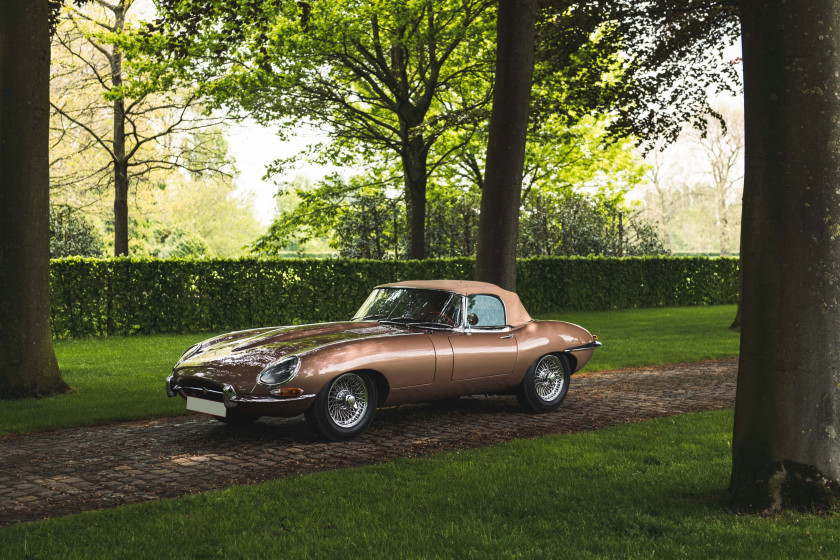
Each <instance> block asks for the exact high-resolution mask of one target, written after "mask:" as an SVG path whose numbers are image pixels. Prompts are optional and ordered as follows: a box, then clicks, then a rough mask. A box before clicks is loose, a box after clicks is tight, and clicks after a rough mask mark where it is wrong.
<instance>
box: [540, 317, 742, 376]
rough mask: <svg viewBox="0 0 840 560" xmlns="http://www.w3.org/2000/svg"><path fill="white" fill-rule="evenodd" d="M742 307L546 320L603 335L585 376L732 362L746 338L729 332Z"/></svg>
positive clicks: (600, 336)
mask: <svg viewBox="0 0 840 560" xmlns="http://www.w3.org/2000/svg"><path fill="white" fill-rule="evenodd" d="M735 310H736V306H734V305H713V306H707V307H663V308H655V309H623V310H618V311H591V312H578V311H570V312H566V313H549V314H546V315H541V316H540V317H539V318H540V319H553V320H557V321H569V322H571V323H577V324H578V325H582V326H584V327H586V328H587V329H588V330H589V331H590V332H592V333H594V334H597V335H598V338H599V339H600V340H601V342H603V343H604V345H603V346H602V347H601V348H599V349H598V350H597V351H596V352H595V356H594V357H593V358H592V360H591V361H590V362H589V364H588V365H587V366H586V368H585V369H584V370H583V371H603V370H611V369H621V368H627V367H638V366H649V365H659V364H678V363H686V362H699V361H702V360H715V359H720V358H731V357H733V356H737V355H738V349H739V344H740V335H739V334H738V333H737V332H734V331H731V330H729V325H730V324H731V323H732V319H734V318H735Z"/></svg>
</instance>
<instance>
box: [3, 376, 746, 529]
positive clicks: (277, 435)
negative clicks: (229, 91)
mask: <svg viewBox="0 0 840 560" xmlns="http://www.w3.org/2000/svg"><path fill="white" fill-rule="evenodd" d="M736 370H737V363H736V361H735V360H720V361H710V362H700V363H696V364H681V365H673V366H664V367H655V368H639V369H629V370H622V371H613V372H604V373H594V374H582V375H575V376H573V377H572V383H571V386H570V389H569V394H568V396H567V397H566V401H565V403H564V404H563V406H562V407H561V408H560V410H559V411H557V412H554V413H550V414H542V415H533V414H527V413H525V412H523V411H522V409H521V408H519V405H518V404H517V402H516V399H515V398H514V397H512V396H483V397H466V398H462V399H460V400H457V401H447V402H445V403H442V404H423V405H408V406H401V407H395V408H389V409H384V410H380V411H378V412H377V415H376V418H375V419H374V421H373V424H372V425H371V427H370V428H369V429H368V431H367V432H366V433H365V434H363V435H362V436H361V437H359V438H357V439H355V440H352V441H349V442H342V443H323V442H321V441H319V440H317V439H316V438H315V437H314V436H313V435H312V434H311V433H310V432H309V431H308V429H307V427H306V425H305V423H304V421H303V417H302V416H301V417H297V418H290V419H265V418H264V419H262V420H260V421H259V422H257V423H256V424H254V425H252V426H249V427H246V428H233V427H229V426H227V425H225V424H222V423H220V422H218V421H216V420H214V419H212V418H211V417H208V416H204V415H192V416H180V417H172V418H160V419H154V420H146V421H139V422H125V423H119V424H108V425H103V426H94V427H87V428H71V429H64V430H56V431H52V432H43V433H37V434H30V435H17V436H8V437H3V438H0V526H4V525H12V524H15V523H19V522H21V521H29V520H36V519H44V518H47V517H55V516H60V515H66V514H69V513H75V512H80V511H86V510H91V509H101V508H108V507H114V506H118V505H121V504H128V503H136V502H142V501H147V500H157V499H160V498H166V497H174V496H181V495H184V494H191V493H196V492H203V491H206V490H211V489H214V488H224V487H227V486H231V485H235V484H245V483H254V482H260V481H264V480H270V479H276V478H282V477H285V476H288V475H290V474H292V473H300V472H311V471H316V470H322V469H336V468H344V467H353V466H358V465H363V464H369V463H377V462H382V461H387V460H389V459H391V458H393V457H396V456H407V457H408V456H420V455H428V454H431V453H435V452H437V451H440V450H446V449H462V448H467V447H476V446H481V445H488V444H492V443H497V442H502V441H508V440H511V439H514V438H523V437H534V436H539V435H545V434H562V433H570V432H578V431H585V430H595V429H598V428H603V427H606V426H610V425H614V424H621V423H627V422H638V421H641V420H646V419H649V418H655V417H658V416H668V415H673V414H682V413H685V412H693V411H700V410H711V409H718V408H728V407H731V406H733V404H734V398H735V374H736Z"/></svg>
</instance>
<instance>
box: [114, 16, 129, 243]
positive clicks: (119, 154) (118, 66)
mask: <svg viewBox="0 0 840 560" xmlns="http://www.w3.org/2000/svg"><path fill="white" fill-rule="evenodd" d="M123 15H124V14H123ZM121 23H122V21H121V18H120V17H119V14H117V25H118V27H117V28H118V29H122V27H123V26H122V25H121ZM111 82H112V83H113V87H114V89H118V88H119V87H120V86H122V53H120V52H119V51H117V50H116V49H114V53H113V55H112V56H111ZM121 255H128V159H127V158H126V157H125V102H124V101H123V100H122V99H117V100H115V101H114V256H115V257H119V256H121Z"/></svg>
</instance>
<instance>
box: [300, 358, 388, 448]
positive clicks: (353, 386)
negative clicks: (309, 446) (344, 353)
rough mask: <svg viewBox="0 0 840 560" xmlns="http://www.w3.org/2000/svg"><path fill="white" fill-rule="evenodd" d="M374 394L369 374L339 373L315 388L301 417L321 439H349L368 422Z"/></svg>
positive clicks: (374, 399)
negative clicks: (309, 403)
mask: <svg viewBox="0 0 840 560" xmlns="http://www.w3.org/2000/svg"><path fill="white" fill-rule="evenodd" d="M377 398H378V394H377V390H376V383H374V382H373V379H372V378H371V376H370V375H369V374H367V373H364V372H348V373H342V374H341V375H339V376H338V377H336V378H335V379H333V380H332V381H330V382H329V383H327V384H326V385H324V386H323V387H322V388H321V390H320V391H318V395H317V396H316V397H315V402H314V403H312V406H310V407H309V408H308V409H307V410H306V412H305V413H304V417H305V418H306V423H307V424H308V425H309V428H310V429H311V430H312V431H313V432H315V433H316V434H318V435H319V436H321V437H323V438H324V439H327V440H329V441H344V440H348V439H352V438H354V437H356V436H358V435H359V434H361V433H362V432H364V431H365V430H366V429H367V428H368V426H370V423H371V422H372V421H373V416H374V414H376V403H377ZM351 401H352V402H351Z"/></svg>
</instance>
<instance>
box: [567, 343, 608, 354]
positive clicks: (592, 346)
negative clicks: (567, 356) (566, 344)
mask: <svg viewBox="0 0 840 560" xmlns="http://www.w3.org/2000/svg"><path fill="white" fill-rule="evenodd" d="M599 346H601V343H600V342H598V341H597V340H593V341H592V342H587V343H586V344H581V345H580V346H572V347H571V348H566V349H565V350H563V352H580V351H582V350H593V349H595V348H598V347H599Z"/></svg>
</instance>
